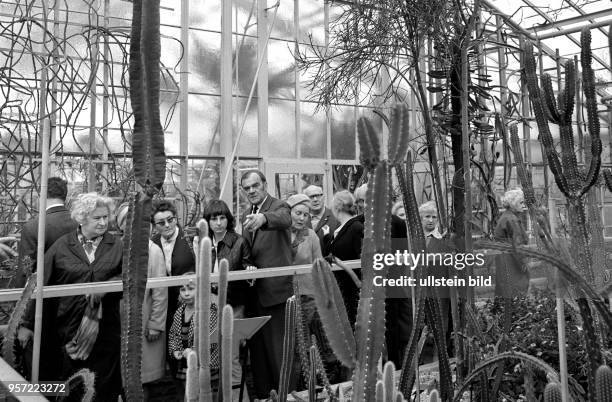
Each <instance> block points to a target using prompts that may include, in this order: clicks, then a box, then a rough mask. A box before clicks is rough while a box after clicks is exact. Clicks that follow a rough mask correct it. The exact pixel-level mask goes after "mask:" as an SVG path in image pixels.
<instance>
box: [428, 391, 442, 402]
mask: <svg viewBox="0 0 612 402" xmlns="http://www.w3.org/2000/svg"><path fill="white" fill-rule="evenodd" d="M428 400H429V402H438V401H440V396H439V395H438V390H437V389H434V390H432V391H431V393H430V394H429V399H428Z"/></svg>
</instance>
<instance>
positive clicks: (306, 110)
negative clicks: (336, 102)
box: [300, 102, 327, 158]
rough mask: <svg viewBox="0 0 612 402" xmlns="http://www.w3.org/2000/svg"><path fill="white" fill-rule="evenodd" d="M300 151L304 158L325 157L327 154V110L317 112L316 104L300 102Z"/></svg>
mask: <svg viewBox="0 0 612 402" xmlns="http://www.w3.org/2000/svg"><path fill="white" fill-rule="evenodd" d="M300 107H301V109H302V113H301V121H300V124H301V126H300V128H301V131H302V132H301V134H300V152H301V156H302V157H303V158H325V157H326V156H327V152H326V150H327V146H326V145H327V140H326V139H327V124H326V121H327V120H326V115H325V110H323V109H321V110H319V111H318V112H316V113H315V108H316V104H315V103H311V102H300Z"/></svg>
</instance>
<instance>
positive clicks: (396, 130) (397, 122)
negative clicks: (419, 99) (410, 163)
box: [388, 104, 410, 165]
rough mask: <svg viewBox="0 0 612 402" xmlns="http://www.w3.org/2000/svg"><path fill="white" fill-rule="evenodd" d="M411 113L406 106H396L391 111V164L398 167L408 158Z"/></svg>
mask: <svg viewBox="0 0 612 402" xmlns="http://www.w3.org/2000/svg"><path fill="white" fill-rule="evenodd" d="M409 117H410V112H409V111H408V106H406V105H405V104H400V105H396V106H395V107H394V108H393V109H392V110H391V123H390V127H389V152H388V153H389V163H390V164H391V165H396V164H398V163H401V162H402V161H403V160H404V158H405V157H406V151H407V150H408V139H409V138H410V134H409V133H408V129H409Z"/></svg>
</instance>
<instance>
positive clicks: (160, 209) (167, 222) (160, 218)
mask: <svg viewBox="0 0 612 402" xmlns="http://www.w3.org/2000/svg"><path fill="white" fill-rule="evenodd" d="M176 215H177V212H176V207H175V206H174V205H173V204H172V203H171V202H169V201H161V202H159V203H158V204H156V205H155V206H154V207H153V213H152V214H151V223H152V224H153V225H155V230H156V232H157V233H156V234H155V236H153V239H152V241H153V243H155V244H157V245H158V246H159V248H161V249H162V251H163V252H164V260H165V263H166V273H167V274H168V276H180V275H184V274H186V273H188V272H194V273H195V269H196V268H195V255H194V253H193V248H192V246H191V244H190V242H189V239H188V238H187V237H186V236H185V234H184V232H183V230H182V229H181V228H180V227H179V225H178V218H177V216H176ZM179 293H180V287H178V286H174V287H169V288H168V312H167V316H166V338H167V337H168V334H169V332H170V326H171V325H172V320H173V318H174V312H175V311H176V309H177V308H178V298H179ZM166 358H167V361H168V364H169V365H170V371H171V372H172V376H173V377H175V375H174V374H175V373H176V370H177V361H176V360H175V359H172V358H170V357H169V355H167V356H166Z"/></svg>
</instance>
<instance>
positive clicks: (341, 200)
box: [332, 190, 357, 215]
mask: <svg viewBox="0 0 612 402" xmlns="http://www.w3.org/2000/svg"><path fill="white" fill-rule="evenodd" d="M332 205H333V207H334V209H336V210H337V211H342V212H346V213H348V214H351V215H355V214H356V213H357V211H356V209H357V208H356V206H355V197H353V194H351V192H350V191H348V190H342V191H338V192H337V193H336V194H334V200H333V201H332Z"/></svg>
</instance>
